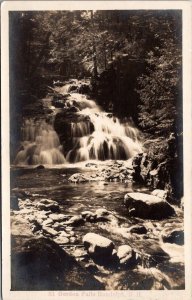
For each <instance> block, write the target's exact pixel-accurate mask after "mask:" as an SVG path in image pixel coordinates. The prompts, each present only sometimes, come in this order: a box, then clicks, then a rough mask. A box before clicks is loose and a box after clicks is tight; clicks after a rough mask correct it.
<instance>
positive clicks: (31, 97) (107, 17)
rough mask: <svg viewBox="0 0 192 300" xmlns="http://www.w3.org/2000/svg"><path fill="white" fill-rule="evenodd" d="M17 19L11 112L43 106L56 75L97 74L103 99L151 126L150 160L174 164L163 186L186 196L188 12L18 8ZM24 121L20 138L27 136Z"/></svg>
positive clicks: (15, 130)
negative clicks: (184, 40) (184, 20)
mask: <svg viewBox="0 0 192 300" xmlns="http://www.w3.org/2000/svg"><path fill="white" fill-rule="evenodd" d="M9 20H10V101H11V105H10V107H11V112H10V113H11V118H13V119H14V120H20V118H21V116H22V115H23V114H24V113H25V112H24V111H22V110H23V106H24V104H26V102H27V103H28V104H31V105H32V106H35V105H36V103H37V102H38V100H39V99H40V98H42V97H44V96H45V95H46V94H47V92H48V89H47V87H48V86H50V85H51V84H52V83H53V81H58V80H59V81H64V80H67V79H70V78H79V79H81V78H84V77H91V83H92V85H91V93H92V96H94V98H95V99H96V100H97V102H98V104H100V105H101V106H102V107H103V108H104V109H105V110H106V111H110V112H112V113H113V112H114V113H115V114H116V115H118V116H119V117H120V118H128V119H132V120H133V121H134V122H135V123H136V125H137V126H138V127H139V129H140V130H141V131H142V132H143V140H144V145H145V147H146V151H147V153H148V161H147V162H146V163H145V164H146V165H148V166H149V161H151V160H152V161H153V164H156V165H158V164H161V163H165V164H166V166H167V168H168V169H166V170H165V173H166V174H168V175H166V176H168V177H167V178H168V179H167V181H166V182H165V183H162V178H160V179H159V180H160V181H161V183H160V184H159V183H158V184H159V185H158V184H157V186H156V187H157V188H158V187H159V188H165V187H167V184H168V185H169V187H168V188H169V189H171V193H174V195H176V197H180V196H181V195H182V130H183V129H182V16H181V12H180V11H177V10H170V11H167V10H166V11H149V10H140V11H134V10H131V11H115V10H113V11H47V12H38V11H34V12H32V11H29V12H11V13H10V18H9ZM16 123H17V122H16V121H15V122H14V124H13V123H12V124H11V134H12V143H14V141H13V140H14V139H16V140H19V137H18V136H19V128H20V126H19V125H18V126H17V124H16ZM18 124H19V121H18ZM154 141H155V142H154ZM146 168H147V167H146ZM149 172H150V167H148V173H149ZM161 172H162V171H161ZM165 173H162V175H159V176H160V177H162V176H163V177H164V174H165ZM147 176H148V175H147ZM147 176H146V178H147V179H146V178H145V180H147V181H148V182H149V177H150V176H148V177H147ZM143 180H144V179H143ZM170 186H171V188H170Z"/></svg>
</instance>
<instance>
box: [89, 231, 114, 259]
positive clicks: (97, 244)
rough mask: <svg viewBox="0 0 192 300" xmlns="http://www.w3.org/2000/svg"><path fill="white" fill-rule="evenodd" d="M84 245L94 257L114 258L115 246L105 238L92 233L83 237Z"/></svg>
mask: <svg viewBox="0 0 192 300" xmlns="http://www.w3.org/2000/svg"><path fill="white" fill-rule="evenodd" d="M83 243H84V246H85V249H86V250H87V252H88V253H89V254H90V255H91V256H93V257H103V256H105V257H110V256H112V252H113V249H114V244H113V242H112V241H111V240H110V239H108V238H106V237H104V236H101V235H99V234H96V233H92V232H90V233H87V234H86V235H85V236H84V237H83Z"/></svg>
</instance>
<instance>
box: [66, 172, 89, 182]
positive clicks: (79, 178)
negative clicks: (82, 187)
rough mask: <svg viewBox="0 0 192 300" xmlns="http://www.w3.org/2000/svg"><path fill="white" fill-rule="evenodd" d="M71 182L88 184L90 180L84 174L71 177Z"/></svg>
mask: <svg viewBox="0 0 192 300" xmlns="http://www.w3.org/2000/svg"><path fill="white" fill-rule="evenodd" d="M69 181H70V182H73V183H82V182H88V179H87V178H86V177H85V175H84V174H81V173H75V174H73V175H72V176H70V177H69Z"/></svg>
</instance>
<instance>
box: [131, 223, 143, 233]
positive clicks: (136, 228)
mask: <svg viewBox="0 0 192 300" xmlns="http://www.w3.org/2000/svg"><path fill="white" fill-rule="evenodd" d="M130 232H131V233H136V234H146V233H147V229H146V228H145V226H143V225H135V226H132V227H131V228H130Z"/></svg>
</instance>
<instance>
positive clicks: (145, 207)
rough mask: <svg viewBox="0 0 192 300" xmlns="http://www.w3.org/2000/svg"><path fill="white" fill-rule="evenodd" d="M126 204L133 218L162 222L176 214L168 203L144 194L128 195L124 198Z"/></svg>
mask: <svg viewBox="0 0 192 300" xmlns="http://www.w3.org/2000/svg"><path fill="white" fill-rule="evenodd" d="M124 203H125V205H126V207H127V209H128V212H129V215H130V216H132V217H139V218H143V219H156V220H161V219H164V218H168V217H170V216H173V215H174V214H175V210H174V209H173V207H172V206H171V205H170V204H169V203H168V202H166V201H164V200H162V199H161V198H159V197H157V196H153V195H148V194H144V193H128V194H126V195H125V197H124Z"/></svg>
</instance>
